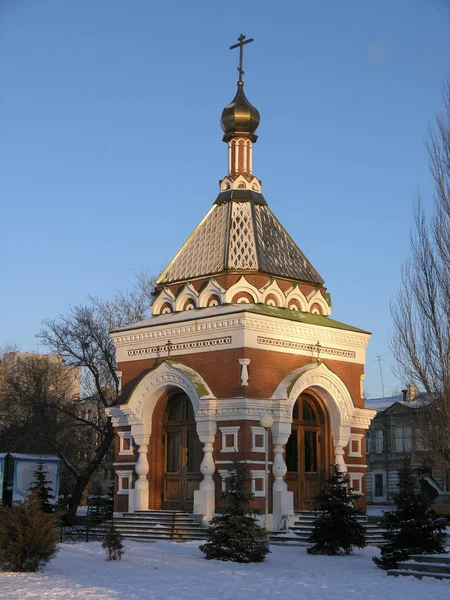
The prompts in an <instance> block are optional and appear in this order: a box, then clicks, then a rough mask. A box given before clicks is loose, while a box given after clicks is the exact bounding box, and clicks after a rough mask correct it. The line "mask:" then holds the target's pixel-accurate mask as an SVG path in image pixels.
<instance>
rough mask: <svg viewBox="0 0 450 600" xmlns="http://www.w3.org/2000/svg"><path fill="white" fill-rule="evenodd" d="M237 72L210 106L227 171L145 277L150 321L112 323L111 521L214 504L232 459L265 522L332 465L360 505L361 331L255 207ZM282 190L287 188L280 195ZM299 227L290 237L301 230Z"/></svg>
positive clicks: (302, 501)
mask: <svg viewBox="0 0 450 600" xmlns="http://www.w3.org/2000/svg"><path fill="white" fill-rule="evenodd" d="M244 39H245V36H240V38H239V44H237V45H236V46H238V47H239V48H240V64H239V67H238V70H239V81H238V84H237V92H236V95H235V97H234V99H233V100H232V102H231V103H230V104H229V105H228V106H227V107H226V108H225V109H224V110H223V112H222V120H221V124H222V129H223V132H224V135H223V141H224V142H225V143H226V144H227V146H228V173H227V175H226V176H225V177H224V178H223V179H222V180H221V182H220V191H219V194H218V196H217V198H216V200H215V202H214V204H213V206H212V208H211V209H210V210H209V212H208V213H207V214H206V216H205V218H204V219H203V220H202V221H201V223H200V224H199V225H198V227H197V228H196V229H195V230H194V232H193V233H192V234H191V236H190V237H189V238H188V240H187V241H186V242H185V244H184V245H183V246H182V247H181V249H180V250H179V252H178V253H177V254H176V255H175V257H174V258H173V260H172V261H171V262H170V263H169V265H168V266H167V267H166V269H165V270H164V271H163V272H162V273H161V275H160V276H159V278H158V279H157V290H156V291H157V296H156V299H155V301H154V304H153V307H152V312H153V316H152V318H150V319H147V320H145V321H142V322H140V323H135V324H133V325H130V326H128V327H124V328H122V329H120V330H117V331H114V332H112V337H113V340H114V343H115V346H116V352H117V362H118V365H119V373H120V377H121V382H122V390H121V395H120V398H119V404H118V405H117V406H114V407H112V408H111V409H110V410H109V414H110V416H111V418H112V420H113V424H114V427H115V429H116V432H117V436H116V457H115V469H116V481H115V509H114V510H115V515H116V516H119V515H121V514H123V513H124V512H133V511H137V510H152V509H176V510H186V511H188V512H192V513H194V515H196V517H197V518H198V519H199V520H200V519H201V520H202V521H203V522H207V521H208V520H210V519H211V517H212V516H213V514H214V512H215V510H216V508H218V507H220V505H221V502H222V500H221V491H222V490H223V489H224V487H225V485H226V478H227V475H228V472H229V470H230V468H231V465H232V464H233V462H234V461H240V462H241V463H242V464H243V465H244V466H245V468H246V469H247V470H248V472H249V473H248V474H249V482H250V483H249V485H251V489H252V491H253V492H254V494H255V500H254V503H255V504H256V505H257V506H258V507H259V508H261V509H262V508H263V506H264V497H265V493H266V490H265V489H264V485H265V478H264V455H265V447H264V444H265V436H264V429H263V428H262V427H260V423H259V421H260V418H261V416H262V415H263V414H270V415H271V416H272V417H273V420H274V424H273V426H272V430H271V436H269V453H270V457H271V459H270V460H271V477H270V479H269V490H268V492H269V498H270V512H271V528H272V529H273V530H276V529H279V528H282V527H284V526H286V525H287V524H288V523H289V521H290V519H291V518H292V517H293V515H294V511H295V510H299V509H303V508H308V507H309V506H310V505H311V502H312V501H313V499H314V497H315V495H316V494H317V491H318V490H319V488H320V486H321V485H322V484H323V482H324V480H325V478H326V477H327V475H328V472H329V467H330V465H331V464H332V463H338V464H339V465H340V466H341V468H342V469H343V470H344V471H346V472H347V473H348V476H349V482H350V485H351V486H352V487H353V489H354V490H355V491H356V492H357V493H359V494H360V505H361V507H364V506H365V472H366V464H365V444H364V443H363V440H364V438H365V430H366V429H367V428H368V427H369V424H370V420H371V418H372V417H373V416H374V411H371V410H366V409H365V408H364V398H363V388H362V381H363V378H364V364H365V352H366V347H367V343H368V340H369V337H370V334H369V333H368V332H366V331H363V330H362V329H358V328H356V327H352V326H350V325H346V324H344V323H341V322H339V321H335V320H333V319H331V317H330V314H331V298H330V294H329V293H328V292H327V290H326V288H325V286H324V281H323V279H322V278H321V276H320V275H319V273H318V272H317V271H316V269H315V268H314V267H313V266H312V264H311V263H310V262H309V260H308V259H307V258H306V256H305V255H304V254H303V253H302V251H301V250H300V249H299V247H298V246H297V244H296V243H295V242H294V240H293V239H292V238H291V237H290V235H289V234H288V233H287V231H286V230H285V229H284V227H283V226H282V225H281V224H280V222H279V221H278V220H277V219H276V217H275V216H274V214H273V213H272V211H271V210H270V208H269V207H268V205H267V202H266V199H265V198H264V196H263V194H262V191H261V181H260V180H259V179H258V178H257V177H256V176H255V175H253V171H252V169H253V166H252V165H253V160H252V153H253V144H254V143H255V142H256V140H257V135H256V133H255V132H256V130H257V128H258V125H259V122H260V116H259V112H258V110H257V109H256V108H255V107H254V106H252V105H251V104H250V102H249V101H248V100H247V97H246V95H245V93H244V82H243V78H242V75H243V70H242V48H243V45H244V44H245V43H247V42H244ZM293 193H295V190H293ZM304 226H305V225H304V224H303V225H299V227H298V231H297V232H296V237H301V231H302V227H304Z"/></svg>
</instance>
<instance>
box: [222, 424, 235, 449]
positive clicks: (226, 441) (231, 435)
mask: <svg viewBox="0 0 450 600" xmlns="http://www.w3.org/2000/svg"><path fill="white" fill-rule="evenodd" d="M220 431H221V433H222V449H221V452H238V450H239V448H238V432H239V427H221V428H220Z"/></svg>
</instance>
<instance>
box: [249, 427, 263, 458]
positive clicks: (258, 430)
mask: <svg viewBox="0 0 450 600" xmlns="http://www.w3.org/2000/svg"><path fill="white" fill-rule="evenodd" d="M250 430H251V432H252V449H251V452H265V451H266V435H265V433H266V430H265V429H264V427H255V426H253V425H251V426H250ZM259 437H261V438H262V445H261V446H259V445H257V444H256V438H259Z"/></svg>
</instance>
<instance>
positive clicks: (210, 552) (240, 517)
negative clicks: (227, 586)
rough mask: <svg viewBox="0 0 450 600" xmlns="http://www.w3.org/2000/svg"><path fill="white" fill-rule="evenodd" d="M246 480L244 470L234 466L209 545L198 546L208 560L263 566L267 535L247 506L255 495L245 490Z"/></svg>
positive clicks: (210, 533)
mask: <svg viewBox="0 0 450 600" xmlns="http://www.w3.org/2000/svg"><path fill="white" fill-rule="evenodd" d="M245 479H246V478H245V471H244V469H243V467H242V466H241V465H240V464H239V463H235V465H234V468H233V470H232V471H231V472H230V474H229V476H228V477H227V480H226V481H227V489H226V491H225V492H223V493H222V497H223V498H225V499H226V500H228V506H227V507H225V508H221V509H219V510H218V511H217V515H216V516H215V517H213V519H211V522H210V525H209V527H208V541H207V542H206V543H205V544H203V545H202V546H200V550H201V551H202V552H203V553H204V554H205V556H206V558H207V559H208V560H210V559H217V560H229V561H233V562H240V563H248V562H262V561H264V559H265V558H266V554H267V553H268V552H270V550H269V543H268V537H267V532H266V530H265V529H264V528H263V527H260V526H259V525H258V524H257V522H256V519H257V515H259V514H260V511H258V510H257V509H255V508H252V507H251V506H250V500H251V499H252V498H253V496H254V494H252V493H251V492H246V491H245V489H244V487H245Z"/></svg>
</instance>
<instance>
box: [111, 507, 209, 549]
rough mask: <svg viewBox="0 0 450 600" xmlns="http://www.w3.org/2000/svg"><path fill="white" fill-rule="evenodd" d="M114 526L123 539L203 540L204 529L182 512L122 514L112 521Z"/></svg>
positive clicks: (204, 537)
mask: <svg viewBox="0 0 450 600" xmlns="http://www.w3.org/2000/svg"><path fill="white" fill-rule="evenodd" d="M114 525H115V526H116V528H117V529H118V531H119V532H120V533H121V535H122V536H123V537H124V538H128V539H139V540H141V541H153V542H154V541H157V540H158V539H160V540H172V541H191V540H205V539H206V537H207V532H206V529H204V528H202V527H201V525H200V524H199V523H198V522H197V521H196V520H195V519H194V518H193V517H192V515H190V514H188V513H186V512H182V511H153V510H144V511H137V512H134V513H124V515H123V517H121V518H116V519H114Z"/></svg>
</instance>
